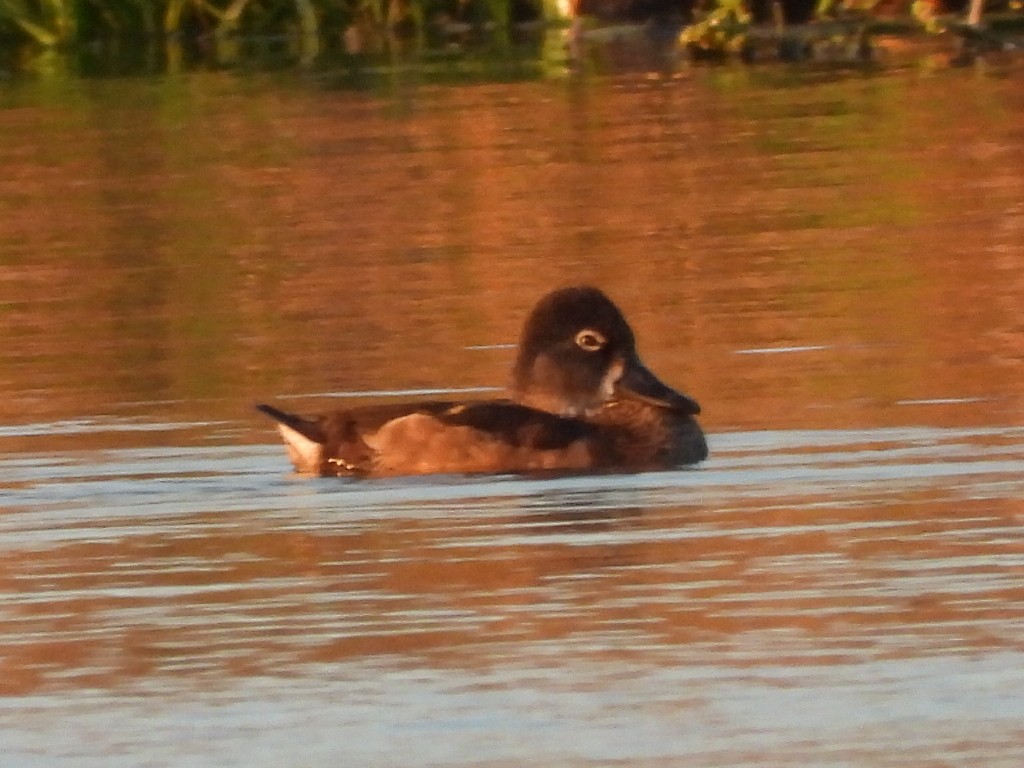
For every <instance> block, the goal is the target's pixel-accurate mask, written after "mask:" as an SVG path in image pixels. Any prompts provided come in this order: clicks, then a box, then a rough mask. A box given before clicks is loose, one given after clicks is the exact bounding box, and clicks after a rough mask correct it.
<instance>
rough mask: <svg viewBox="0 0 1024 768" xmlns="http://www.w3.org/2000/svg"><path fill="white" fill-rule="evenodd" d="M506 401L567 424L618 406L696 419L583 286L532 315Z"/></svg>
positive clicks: (561, 293)
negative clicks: (628, 401)
mask: <svg viewBox="0 0 1024 768" xmlns="http://www.w3.org/2000/svg"><path fill="white" fill-rule="evenodd" d="M512 394H513V397H515V398H516V399H517V400H518V401H519V402H522V403H524V404H526V405H530V406H532V407H534V408H539V409H540V410H544V411H548V412H550V413H558V414H561V415H565V416H573V415H578V414H582V413H586V412H588V411H593V410H595V409H597V408H600V407H601V406H602V405H604V404H605V403H608V402H611V401H613V400H616V399H621V398H632V399H638V400H642V401H644V402H647V403H649V404H651V405H654V406H657V407H660V408H667V409H670V410H673V411H679V412H682V413H686V414H697V413H700V406H699V405H697V403H696V402H695V401H693V400H692V399H690V398H689V397H687V396H686V395H683V394H681V393H679V392H676V391H675V390H674V389H671V388H670V387H667V386H665V385H664V384H662V383H661V381H659V380H658V378H657V377H656V376H655V375H654V374H653V373H651V372H650V371H649V370H647V368H646V367H645V366H644V365H643V363H641V362H640V358H639V357H638V356H637V352H636V339H635V338H634V336H633V330H632V329H631V328H630V327H629V324H628V323H627V322H626V318H625V317H623V316H622V312H620V311H619V308H618V307H616V306H615V304H614V303H613V302H612V301H611V299H609V298H608V297H607V296H605V294H604V293H602V292H601V291H600V290H598V289H597V288H591V287H588V286H582V287H576V288H563V289H561V290H558V291H554V292H553V293H549V294H548V295H547V296H545V297H544V298H543V299H541V300H540V302H538V304H537V306H536V307H534V309H533V311H532V312H531V313H530V316H529V318H527V320H526V325H525V326H524V327H523V334H522V337H521V338H520V340H519V353H518V357H517V358H516V363H515V367H514V368H513V371H512Z"/></svg>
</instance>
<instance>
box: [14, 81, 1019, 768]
mask: <svg viewBox="0 0 1024 768" xmlns="http://www.w3.org/2000/svg"><path fill="white" fill-rule="evenodd" d="M322 86H323V83H321V82H320V81H318V80H316V79H315V78H311V79H302V78H299V77H293V76H285V75H279V76H274V77H269V76H267V77H262V78H258V79H254V80H249V81H245V80H239V79H235V78H232V77H228V76H225V75H223V74H216V73H197V74H194V75H189V76H183V77H180V78H168V79H166V80H160V81H144V80H139V81H127V80H106V81H68V82H65V83H63V85H62V87H63V88H64V90H63V91H59V89H58V92H55V91H46V89H44V88H42V87H38V88H32V87H30V86H29V85H27V84H25V83H16V84H14V86H13V87H12V88H10V89H9V90H8V91H6V92H3V93H0V160H2V162H3V165H4V167H5V171H6V172H5V174H4V175H3V176H0V213H2V220H3V225H2V227H0V313H2V318H0V383H2V385H3V387H4V392H5V397H4V398H3V399H2V401H0V418H2V421H3V424H2V425H0V494H2V495H0V594H2V598H0V649H2V651H0V672H2V674H0V693H2V696H0V751H2V753H3V754H4V755H5V756H9V757H8V759H9V760H14V761H16V762H17V764H18V765H27V766H32V765H39V766H47V767H49V766H62V765H75V766H83V765H85V766H104V767H106V766H119V765H124V766H128V765H139V764H160V765H218V766H229V765H245V766H255V765H268V766H269V765H273V766H279V765H290V764H301V765H338V764H339V763H343V764H352V765H436V764H450V765H488V766H499V765H501V766H504V765H522V764H557V765H570V766H572V765H581V766H582V765H608V764H612V763H616V762H620V763H622V764H629V765H636V766H646V765H651V766H653V765H666V764H670V765H671V764H675V765H687V766H694V765H708V766H770V765H777V766H806V765H821V764H830V765H850V766H860V765H863V766H869V765H870V766H873V767H875V766H922V767H923V766H931V765H937V764H958V765H960V764H978V765H986V766H1008V767H1009V766H1014V767H1016V766H1017V765H1019V764H1020V763H1021V761H1022V759H1024V737H1022V735H1021V729H1020V723H1021V722H1022V720H1024V698H1022V697H1021V696H1020V694H1019V691H1020V687H1021V683H1022V673H1021V671H1020V670H1021V669H1024V658H1022V655H1021V648H1022V641H1024V635H1022V630H1021V627H1022V626H1024V608H1022V606H1024V583H1022V582H1021V579H1020V574H1021V572H1022V568H1024V540H1022V537H1021V535H1020V526H1021V523H1022V520H1024V518H1022V515H1024V506H1022V502H1021V499H1022V498H1024V425H1022V423H1021V418H1020V414H1021V401H1022V395H1024V385H1022V383H1021V382H1022V381H1024V377H1022V376H1021V375H1020V368H1021V361H1022V343H1024V342H1022V340H1024V335H1022V331H1024V329H1022V326H1021V321H1020V318H1021V317H1022V316H1024V315H1022V306H1024V238H1022V236H1021V233H1022V226H1024V208H1022V205H1021V200H1022V199H1024V194H1022V193H1024V176H1022V175H1021V171H1020V169H1021V168H1022V167H1024V164H1022V163H1021V162H1020V161H1021V159H1022V153H1024V134H1022V132H1021V125H1024V120H1022V118H1024V98H1022V94H1024V88H1022V87H1021V86H1022V81H1021V75H1020V72H1017V71H1014V70H1008V71H1000V72H986V71H984V70H980V69H979V70H975V71H962V72H943V73H939V74H915V73H907V72H904V73H899V74H893V73H888V74H887V73H878V74H874V75H865V74H862V73H858V74H851V73H842V72H838V73H837V72H831V73H824V72H820V71H819V72H809V71H803V72H801V71H797V70H786V71H781V70H775V69H765V70H733V69H718V70H707V71H705V70H694V71H683V72H676V73H667V74H666V73H664V72H661V73H659V74H658V75H657V76H647V75H633V74H628V73H627V74H620V75H618V76H607V77H597V76H581V77H578V78H575V79H571V78H570V79H561V80H550V81H542V80H541V81H532V82H518V83H476V84H474V85H472V86H458V87H455V86H451V87H440V86H433V85H432V86H427V85H424V86H422V87H405V86H402V87H399V88H396V90H395V92H394V93H391V94H390V95H380V94H378V95H374V94H373V93H369V92H353V91H345V90H340V89H338V90H336V89H325V88H323V87H322ZM950 105H956V108H955V109H951V108H950ZM58 201H59V202H58ZM580 281H588V282H596V283H599V284H601V285H603V286H605V287H606V288H607V289H608V290H609V292H610V293H611V294H612V295H613V296H615V298H616V299H617V300H619V301H620V303H621V304H622V305H623V307H624V309H625V310H626V311H627V314H628V315H629V317H630V318H631V320H632V321H633V322H634V325H635V327H636V330H637V334H638V338H639V341H640V344H641V348H642V351H643V354H644V357H645V359H646V360H647V361H648V362H649V363H650V364H651V366H652V368H654V369H655V370H656V371H657V372H658V374H659V375H660V376H661V377H662V378H664V379H665V380H666V381H668V382H670V383H673V384H677V385H679V386H681V387H683V388H684V389H686V390H687V391H689V392H692V393H693V394H694V395H695V396H696V397H697V398H698V399H699V400H700V401H701V402H702V404H703V405H704V406H705V409H706V418H705V424H706V425H707V426H708V428H709V432H710V436H711V437H710V442H711V449H712V458H711V460H710V461H709V462H708V463H707V464H705V465H704V466H702V467H700V468H697V469H688V470H683V471H678V472H664V473H650V474H642V475H635V476H601V477H567V478H554V479H536V478H516V477H497V478H457V477H441V478H430V479H426V480H425V479H395V480H389V481H381V482H353V481H335V480H331V481H319V480H316V481H303V480H299V479H297V478H294V477H291V476H290V475H289V474H288V465H287V461H286V459H285V457H284V455H283V452H282V451H281V449H280V447H279V446H278V445H277V444H276V438H275V436H274V435H273V434H272V432H271V430H270V429H269V427H267V425H266V424H265V423H263V422H262V421H261V420H260V419H259V418H258V416H257V415H256V414H255V413H252V412H251V410H250V404H251V403H252V402H254V401H257V400H263V399H265V398H267V397H272V396H278V395H279V396H284V397H288V398H290V399H289V405H290V406H291V405H292V404H294V407H295V408H296V409H297V410H300V409H301V410H305V409H306V408H307V407H309V408H312V407H314V406H315V405H317V404H322V403H324V402H325V401H330V400H335V401H336V398H339V397H344V398H356V397H358V398H359V399H362V400H378V399H381V398H384V397H389V396H392V395H394V394H398V393H403V392H404V393H410V392H413V391H417V392H428V391H429V392H436V391H458V392H460V393H463V394H467V395H470V396H472V395H474V394H479V393H485V392H489V391H491V389H492V388H494V387H500V386H501V385H502V384H503V383H504V379H505V376H506V373H507V370H508V367H509V364H510V361H511V357H512V351H511V350H510V349H509V347H508V345H509V343H511V342H514V341H515V339H516V336H517V334H518V330H519V324H520V322H521V320H522V316H523V314H524V312H525V311H526V310H527V309H528V308H529V307H530V306H531V305H532V304H533V302H534V301H535V300H536V298H537V297H538V296H539V295H540V294H542V293H543V292H545V291H546V290H547V289H548V288H549V287H551V286H552V285H556V284H562V283H566V282H580ZM465 390H469V392H465ZM295 400H298V401H299V402H295ZM307 401H308V402H307ZM346 402H348V400H346ZM272 442H273V444H271V443H272Z"/></svg>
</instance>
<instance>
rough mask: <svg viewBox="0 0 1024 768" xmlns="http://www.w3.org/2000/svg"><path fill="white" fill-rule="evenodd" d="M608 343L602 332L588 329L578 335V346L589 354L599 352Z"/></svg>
mask: <svg viewBox="0 0 1024 768" xmlns="http://www.w3.org/2000/svg"><path fill="white" fill-rule="evenodd" d="M607 343H608V341H607V339H605V337H604V335H603V334H602V333H601V332H600V331H595V330H593V329H592V328H586V329H585V330H582V331H580V332H579V333H577V334H576V346H577V347H579V348H580V349H585V350H586V351H587V352H597V350H599V349H601V347H603V346H604V345H605V344H607Z"/></svg>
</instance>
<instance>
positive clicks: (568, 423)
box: [256, 286, 708, 478]
mask: <svg viewBox="0 0 1024 768" xmlns="http://www.w3.org/2000/svg"><path fill="white" fill-rule="evenodd" d="M256 408H257V409H258V410H259V411H260V412H262V413H263V414H265V415H266V416H269V417H270V418H271V419H273V421H274V423H275V425H276V427H277V430H278V432H279V433H280V435H281V438H282V439H283V441H284V445H285V448H286V450H287V453H288V456H289V458H290V460H291V463H292V465H293V466H294V468H295V470H296V471H297V472H298V473H299V474H301V475H312V476H321V477H356V478H366V477H393V476H406V475H433V474H466V475H479V474H537V473H615V472H619V473H629V472H641V471H656V470H666V469H672V468H679V467H683V466H687V465H693V464H697V463H699V462H701V461H703V460H704V459H706V458H707V456H708V446H707V440H706V438H705V436H704V432H703V431H702V430H701V427H700V424H699V423H698V422H697V419H696V417H697V416H698V415H699V414H700V411H701V409H700V405H698V403H697V402H696V400H694V399H693V398H691V397H690V396H688V395H685V394H683V393H682V392H679V391H678V390H676V389H673V388H671V387H669V386H668V385H666V384H664V383H663V382H662V381H661V380H660V379H659V378H658V377H657V376H655V375H654V373H652V372H651V371H650V370H649V369H648V368H647V366H645V365H644V364H643V362H642V361H641V359H640V356H639V354H638V352H637V345H636V338H635V336H634V333H633V329H632V328H631V327H630V325H629V323H628V322H627V321H626V318H625V316H624V315H623V313H622V311H621V310H620V309H619V308H618V306H616V304H615V303H614V302H613V301H612V300H611V299H610V298H609V297H608V296H607V295H606V294H605V293H604V292H603V291H602V290H600V289H599V288H595V287H592V286H573V287H567V288H560V289H558V290H555V291H552V292H550V293H548V294H547V295H545V296H544V297H543V298H541V299H540V301H539V302H537V304H536V305H535V306H534V308H533V310H532V311H531V312H530V314H529V315H528V317H527V319H526V322H525V323H524V325H523V329H522V333H521V335H520V338H519V343H518V345H517V352H516V356H515V362H514V364H513V367H512V374H511V381H510V383H509V386H508V389H507V393H506V394H505V396H503V397H500V398H492V399H470V400H464V401H459V400H428V401H417V402H403V403H383V404H376V405H366V406H360V407H353V408H344V409H338V410H333V411H330V412H327V413H323V414H321V415H317V416H310V417H307V416H300V415H297V414H293V413H289V412H286V411H283V410H280V409H278V408H276V407H274V406H272V405H269V404H266V403H260V404H258V405H257V406H256Z"/></svg>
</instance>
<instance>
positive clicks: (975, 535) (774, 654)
mask: <svg viewBox="0 0 1024 768" xmlns="http://www.w3.org/2000/svg"><path fill="white" fill-rule="evenodd" d="M568 509H569V508H566V511H562V512H556V513H555V514H552V515H549V514H547V513H544V512H526V513H513V514H511V515H505V514H504V513H497V514H494V511H492V512H490V513H485V512H484V511H475V512H474V511H469V512H467V513H465V514H459V513H458V512H457V511H456V510H453V511H452V514H451V516H449V517H448V518H446V519H436V520H432V519H423V518H419V519H413V518H402V517H395V518H389V519H387V520H384V521H377V522H375V523H374V524H373V525H372V526H369V527H367V528H363V529H355V528H353V529H352V530H345V529H331V530H325V529H323V527H317V526H307V527H306V529H305V530H292V529H286V530H281V529H277V528H275V527H274V526H273V525H270V524H267V523H266V522H262V521H260V520H259V519H256V518H253V519H248V520H246V519H243V520H235V521H232V522H230V523H227V522H226V521H225V519H224V516H223V515H208V516H198V517H188V518H183V519H181V520H179V521H174V523H173V525H174V527H175V530H176V532H177V533H176V535H169V533H168V532H163V533H160V534H152V535H150V534H145V533H141V531H143V530H144V524H143V523H141V522H140V523H139V524H138V526H133V527H137V529H138V530H139V531H140V533H139V534H138V535H135V536H132V537H131V538H126V539H121V540H111V541H92V542H89V543H83V544H69V545H64V546H55V547H52V548H50V549H47V550H45V551H27V550H26V551H20V552H19V551H8V553H7V554H6V555H5V558H4V561H3V565H2V569H0V590H2V591H3V592H4V594H5V604H6V607H5V609H4V612H5V618H4V621H3V623H2V625H0V626H2V632H3V637H0V646H2V647H3V648H4V649H5V651H4V654H3V658H2V662H0V673H2V674H0V680H3V687H4V691H5V692H6V693H29V692H32V691H36V690H41V689H52V688H55V687H56V688H60V687H64V686H67V685H74V686H104V687H107V686H122V685H130V684H132V683H133V682H137V681H139V680H140V679H142V678H166V679H168V680H170V679H174V678H175V677H180V676H184V677H185V678H187V679H190V680H193V681H194V683H192V684H199V682H200V681H202V680H206V681H208V682H209V683H210V684H215V681H216V680H218V679H222V678H224V677H225V676H227V677H230V676H236V675H255V674H267V673H287V672H288V671H289V670H294V669H297V668H298V667H300V666H303V665H307V664H310V663H314V664H315V663H323V662H333V661H349V660H369V659H374V658H378V657H384V656H393V655H395V654H397V655H398V658H402V657H405V658H409V659H416V660H418V661H419V662H420V663H423V662H426V663H429V664H432V665H441V666H457V667H463V668H465V667H469V668H476V667H479V666H488V665H493V664H509V663H512V664H531V663H542V662H543V658H544V648H545V647H546V644H550V643H556V644H558V647H559V649H560V651H559V652H560V653H561V654H570V655H575V656H578V657H579V658H587V657H590V658H595V659H604V660H609V661H620V662H621V661H632V662H644V661H646V662H655V663H673V664H677V663H681V662H687V663H697V664H701V663H703V664H712V665H715V664H738V665H742V666H747V665H752V666H759V665H773V664H777V663H780V662H786V663H793V664H819V663H830V662H834V661H836V660H837V659H853V658H864V657H873V658H880V657H888V656H895V657H900V658H902V657H906V656H917V655H921V654H927V653H946V652H951V651H952V652H956V653H968V654H969V653H973V652H978V651H981V650H985V649H989V648H993V647H997V648H1004V647H1017V645H1018V643H1019V639H1020V637H1019V626H1020V625H1021V622H1022V621H1024V612H1022V610H1021V606H1024V586H1022V582H1021V580H1020V578H1019V576H1020V562H1021V556H1022V555H1024V547H1022V545H1021V543H1020V541H1019V537H1016V535H1015V531H1016V527H1017V526H1018V524H1019V519H1020V516H1021V514H1022V513H1024V505H1022V504H1021V503H1020V502H1016V501H1009V500H1003V501H998V500H996V501H993V500H983V501H982V500H973V501H972V500H963V501H956V502H954V501H951V499H950V498H949V496H948V495H946V494H942V495H939V494H936V493H935V492H927V493H926V492H915V493H908V494H903V495H902V496H901V498H898V499H895V498H894V499H890V500H888V501H883V502H879V501H878V500H877V499H873V500H868V503H859V502H858V500H857V499H856V498H850V499H848V503H847V504H845V505H840V504H837V503H836V499H835V498H834V497H833V496H830V497H828V498H822V499H819V500H815V499H807V498H802V499H800V500H799V502H795V503H789V502H788V501H787V500H785V499H780V500H777V501H775V502H773V503H772V505H771V506H765V502H764V501H763V500H760V501H756V502H750V503H747V504H740V505H738V506H735V507H731V508H728V509H703V508H699V507H688V508H663V509H646V510H644V511H642V512H641V511H638V510H629V509H621V510H595V511H594V512H593V513H591V512H588V511H587V510H585V509H577V510H576V511H575V512H569V511H567V510H568Z"/></svg>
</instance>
